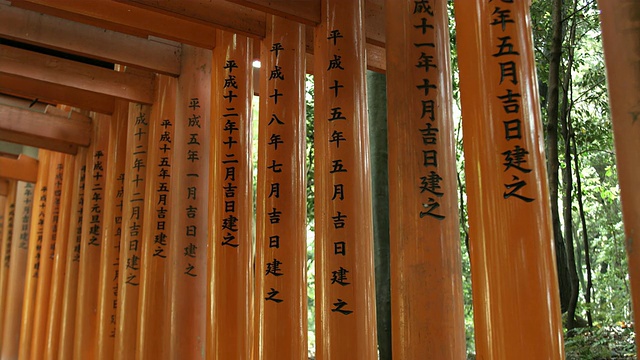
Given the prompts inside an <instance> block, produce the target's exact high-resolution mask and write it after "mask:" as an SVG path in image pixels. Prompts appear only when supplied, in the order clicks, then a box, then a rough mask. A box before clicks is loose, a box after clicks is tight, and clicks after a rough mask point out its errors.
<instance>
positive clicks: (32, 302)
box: [18, 149, 52, 359]
mask: <svg viewBox="0 0 640 360" xmlns="http://www.w3.org/2000/svg"><path fill="white" fill-rule="evenodd" d="M51 154H52V152H51V151H49V150H42V149H41V150H38V162H39V164H38V180H37V182H36V184H35V188H34V195H33V200H34V201H33V203H34V206H33V209H32V214H31V216H32V217H33V219H34V221H32V222H31V228H30V231H29V250H28V255H27V267H26V269H25V271H26V273H25V274H26V278H25V283H24V296H23V300H22V301H23V303H22V321H21V326H20V345H19V347H20V348H19V350H18V353H19V359H29V357H30V356H31V341H32V339H33V336H32V334H33V322H34V317H35V311H34V309H35V306H36V294H37V289H38V274H39V273H40V271H39V269H40V258H41V249H42V240H43V235H44V220H45V211H46V209H47V195H48V194H49V191H48V183H49V171H50V170H49V169H50V168H51V162H50V157H51ZM36 219H37V220H36Z"/></svg>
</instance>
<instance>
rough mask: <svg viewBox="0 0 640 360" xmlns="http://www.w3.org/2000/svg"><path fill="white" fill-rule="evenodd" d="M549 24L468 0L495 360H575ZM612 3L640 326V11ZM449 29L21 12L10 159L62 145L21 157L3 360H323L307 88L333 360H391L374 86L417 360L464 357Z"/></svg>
mask: <svg viewBox="0 0 640 360" xmlns="http://www.w3.org/2000/svg"><path fill="white" fill-rule="evenodd" d="M528 6H529V4H528V2H525V1H512V0H494V1H462V0H458V1H456V2H455V10H456V19H455V21H456V25H457V42H458V44H457V46H458V55H459V63H460V87H461V99H462V116H463V130H464V137H465V161H466V165H465V167H466V176H467V191H468V203H469V222H470V244H471V257H472V261H471V264H472V276H473V280H474V281H473V302H474V313H475V336H476V347H477V353H478V355H477V356H478V358H486V359H513V358H531V359H547V358H548V359H559V358H563V356H564V349H563V340H562V326H561V322H560V313H559V309H560V306H559V301H558V290H557V284H556V275H555V272H556V270H555V258H554V251H553V247H552V244H553V241H552V238H551V237H552V232H551V225H550V214H549V206H548V202H549V200H548V193H547V185H546V170H545V166H544V154H543V146H542V134H541V125H540V116H539V104H538V99H537V90H536V88H535V86H536V81H535V67H534V64H533V50H532V44H531V41H532V40H531V31H530V24H529V14H528ZM601 9H602V23H603V38H604V45H605V54H606V56H607V59H606V60H607V70H608V77H609V89H610V94H611V98H612V102H611V104H612V115H613V121H614V130H615V136H616V146H617V155H618V160H619V162H618V166H619V174H620V175H619V176H620V182H621V184H620V185H621V189H622V203H623V210H624V216H625V226H626V230H627V236H628V254H629V265H630V276H631V282H632V291H633V300H634V305H635V307H636V308H637V307H638V306H640V305H638V299H640V295H638V291H640V285H638V284H637V282H638V281H640V275H638V274H637V268H638V265H637V260H635V259H634V258H635V257H637V256H636V255H634V254H635V252H634V250H633V249H634V248H633V239H634V236H635V230H634V227H633V226H635V224H638V223H639V222H640V221H638V220H640V219H637V218H638V216H637V213H638V209H639V208H640V199H638V196H636V195H635V192H634V191H633V190H632V189H633V188H632V186H633V185H634V184H635V182H636V180H635V179H637V178H638V176H637V173H636V172H637V170H634V168H633V165H632V164H634V163H635V162H634V156H637V155H634V154H635V152H634V149H635V148H637V146H636V145H637V142H638V138H639V136H638V134H637V132H638V131H637V129H636V128H634V126H636V127H637V125H635V118H636V117H637V114H638V111H637V110H638V106H639V105H638V104H640V101H639V99H638V96H640V95H639V94H640V91H638V87H640V81H637V79H638V76H637V75H638V69H639V68H638V66H637V64H638V58H637V51H638V40H640V32H638V31H637V30H638V26H639V24H638V23H637V20H636V19H634V18H633V17H632V15H631V14H637V13H638V11H640V5H638V4H637V3H636V2H635V1H632V0H616V1H612V0H611V1H606V2H604V1H603V2H601ZM448 21H449V19H448V13H447V2H446V1H444V0H431V1H429V0H421V1H416V0H386V1H382V0H367V1H365V0H353V1H344V0H343V1H339V0H300V1H285V0H280V1H266V0H232V1H231V0H230V1H224V0H216V1H204V0H193V1H184V2H172V1H158V0H130V1H129V0H119V1H110V0H99V1H98V0H96V1H92V2H78V1H72V0H20V1H17V0H16V1H12V2H11V3H10V4H0V34H1V36H2V37H3V38H7V39H9V40H8V42H5V45H0V57H1V61H0V92H1V93H2V94H3V95H0V96H1V97H2V98H1V99H0V100H2V103H3V104H5V105H0V139H1V140H6V141H14V142H20V143H23V144H25V145H32V146H37V147H40V148H42V150H41V152H40V154H39V165H38V162H37V161H35V160H33V159H25V158H24V157H23V158H17V159H13V158H10V157H5V156H0V178H6V179H11V180H9V181H8V182H5V181H4V180H3V181H2V182H0V215H3V217H2V218H0V219H3V221H0V228H1V229H2V231H0V234H2V239H1V247H0V250H1V256H2V258H3V261H4V263H3V267H1V268H0V318H1V319H3V321H2V326H1V328H2V329H0V332H1V334H2V336H1V337H0V341H1V343H0V346H1V350H0V351H1V356H2V358H20V359H27V358H29V359H39V358H47V359H49V358H51V359H54V358H59V359H94V358H95V359H112V358H114V359H131V358H138V359H147V358H150V359H156V358H159V359H163V358H168V359H204V358H207V359H223V360H226V359H276V358H277V359H301V358H306V356H307V343H308V338H307V337H308V335H307V320H306V319H307V294H306V289H307V283H306V276H307V275H306V238H305V236H306V235H305V234H306V224H305V219H306V216H305V212H306V183H305V182H306V180H305V179H306V176H305V171H306V168H305V105H304V76H305V73H313V74H314V81H315V96H316V98H315V121H314V138H315V151H316V153H315V179H314V187H315V221H316V222H315V227H316V229H315V231H316V245H315V246H316V251H315V256H316V259H315V260H316V269H315V283H316V285H315V286H316V287H315V289H316V300H315V301H316V315H315V316H316V344H317V358H318V359H343V358H344V359H375V358H377V340H376V312H375V306H376V304H375V286H374V283H375V282H374V268H373V255H372V254H373V230H372V212H373V211H374V210H373V209H372V205H371V197H372V194H371V191H372V190H371V173H370V162H369V139H368V137H369V133H368V121H367V104H366V86H365V75H364V74H365V71H366V69H372V70H375V71H379V72H384V73H386V77H387V84H388V87H387V97H388V107H387V108H388V127H389V136H388V146H389V183H390V186H389V200H390V218H389V220H390V241H391V251H390V256H391V295H392V300H391V303H392V336H393V354H394V357H397V358H401V359H414V358H434V359H462V358H464V357H465V335H464V322H463V319H464V313H463V306H462V285H461V269H460V248H459V243H460V242H459V235H458V232H459V230H458V228H459V220H458V211H457V204H458V201H457V192H456V180H455V177H456V174H455V171H456V168H455V154H454V143H453V115H452V91H451V70H450V60H449V57H450V49H449V30H448ZM634 21H635V22H634ZM24 43H28V44H31V45H35V46H39V47H41V48H49V49H53V50H54V52H53V53H52V52H49V53H43V50H42V49H41V48H35V51H34V48H28V47H27V48H25V46H24V45H23V44H24ZM21 44H22V45H21ZM630 46H631V47H632V50H634V51H635V52H634V51H628V50H629V47H630ZM55 51H57V52H55ZM59 52H64V53H65V54H66V55H65V57H66V58H61V57H60V53H59ZM69 54H73V55H74V56H76V57H75V58H73V59H68V58H69V57H70V55H69ZM255 59H259V60H260V62H261V63H262V67H261V69H260V70H259V74H258V75H255V74H254V69H253V67H252V61H253V60H255ZM114 63H115V64H118V66H116V67H115V68H105V66H107V67H108V66H109V64H114ZM612 64H615V65H612ZM101 66H102V67H101ZM629 74H631V75H632V76H629ZM634 75H635V76H634ZM254 82H255V84H254ZM255 92H257V93H259V94H260V116H259V117H260V119H259V125H258V130H257V131H258V146H257V148H258V156H257V158H258V163H257V174H256V177H257V189H256V191H255V194H253V192H254V190H253V186H252V180H253V176H254V175H253V173H252V164H251V161H252V157H251V141H252V137H251V132H252V129H251V121H250V120H251V116H252V115H251V101H252V96H253V94H254V93H255ZM20 98H29V99H34V98H37V99H40V102H38V101H34V102H30V101H25V100H20ZM8 102H11V104H10V105H7V104H8ZM43 102H44V103H47V104H50V105H49V106H48V107H46V108H44V106H42V105H41V104H42V103H43ZM34 105H35V108H34ZM55 105H58V106H57V107H56V106H55ZM70 106H72V107H74V109H71V108H70ZM35 109H39V111H38V112H36V111H34V110H35ZM63 153H64V154H63ZM514 159H518V160H514ZM32 183H34V185H29V184H32ZM29 197H30V198H29ZM29 199H31V200H29ZM254 206H255V216H254ZM29 215H30V216H29ZM254 218H255V220H254ZM9 219H11V221H8V220H9ZM40 220H42V221H40ZM634 220H635V221H634ZM254 221H255V224H254ZM21 250H24V251H23V252H22V253H21V252H20V251H21ZM16 259H18V260H16ZM514 319H517V321H515V320H514ZM43 354H44V355H43Z"/></svg>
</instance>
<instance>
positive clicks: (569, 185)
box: [560, 1, 580, 330]
mask: <svg viewBox="0 0 640 360" xmlns="http://www.w3.org/2000/svg"><path fill="white" fill-rule="evenodd" d="M573 8H574V9H573V11H574V12H575V11H576V10H577V2H576V1H574V6H573ZM576 21H577V20H576V17H573V18H572V20H571V28H570V30H569V51H568V54H567V64H566V69H565V74H564V81H563V90H562V113H561V115H560V122H561V128H562V137H563V139H564V164H565V166H564V169H563V180H564V187H565V195H564V201H563V203H564V236H565V241H566V246H567V265H568V267H569V281H570V284H571V297H570V298H569V307H568V309H567V329H569V330H571V329H573V328H574V327H575V326H576V323H575V318H576V307H577V304H578V294H579V290H580V289H579V287H580V283H579V281H578V271H577V269H576V260H575V246H574V242H573V214H572V203H573V194H572V191H573V177H572V176H571V137H570V134H571V131H572V130H571V116H570V111H571V105H570V101H573V99H571V100H570V99H569V92H570V89H571V79H572V78H571V70H572V67H573V46H574V43H575V37H576Z"/></svg>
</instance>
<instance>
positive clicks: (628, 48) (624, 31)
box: [598, 0, 640, 349]
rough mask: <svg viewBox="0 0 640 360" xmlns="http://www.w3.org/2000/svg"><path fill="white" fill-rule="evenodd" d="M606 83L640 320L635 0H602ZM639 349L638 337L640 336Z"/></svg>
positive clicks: (638, 26) (639, 51)
mask: <svg viewBox="0 0 640 360" xmlns="http://www.w3.org/2000/svg"><path fill="white" fill-rule="evenodd" d="M598 6H599V7H600V21H601V22H602V43H603V45H604V57H605V62H606V67H607V85H608V90H609V101H610V104H611V118H612V120H613V136H614V138H615V146H616V159H617V161H616V163H617V168H618V179H619V181H620V198H621V202H622V217H623V219H624V230H625V235H626V249H627V258H628V261H629V278H630V282H631V297H632V301H633V310H634V312H633V313H634V319H635V323H636V324H638V321H640V250H638V249H637V245H635V242H636V241H637V239H638V234H639V233H640V192H638V189H637V184H638V179H640V169H638V167H637V164H638V162H639V156H638V145H640V122H639V121H638V120H640V22H638V18H639V16H640V3H638V2H637V1H633V0H615V1H614V0H608V1H598ZM636 346H637V347H638V348H639V349H640V338H639V337H638V336H636Z"/></svg>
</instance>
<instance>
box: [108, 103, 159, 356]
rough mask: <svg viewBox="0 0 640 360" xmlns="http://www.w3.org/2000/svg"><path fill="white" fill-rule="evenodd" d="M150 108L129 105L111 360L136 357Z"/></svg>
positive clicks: (140, 105)
mask: <svg viewBox="0 0 640 360" xmlns="http://www.w3.org/2000/svg"><path fill="white" fill-rule="evenodd" d="M150 117H151V107H150V106H149V105H142V104H135V103H129V121H128V123H127V148H126V155H125V156H126V162H125V173H126V174H125V178H124V179H125V182H124V198H123V209H122V239H121V240H122V241H121V243H120V261H119V270H118V280H117V282H118V296H117V301H118V306H117V309H116V334H115V335H116V338H115V343H114V359H116V360H118V359H130V358H131V357H135V351H136V340H137V338H138V335H137V331H138V298H139V296H138V295H139V290H138V289H139V286H140V256H141V255H142V229H143V226H144V208H145V201H147V200H148V199H147V198H146V194H145V193H146V181H147V167H148V163H147V148H148V144H149V141H148V139H149V118H150Z"/></svg>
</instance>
